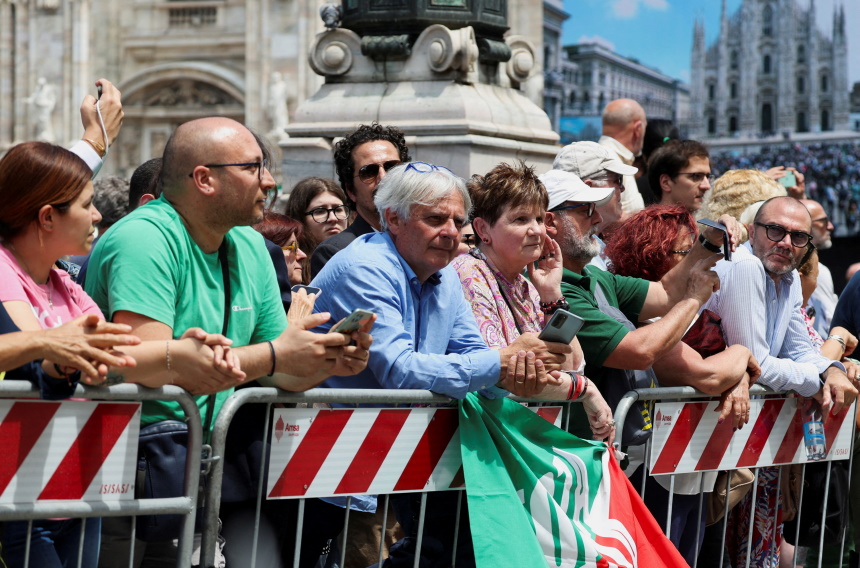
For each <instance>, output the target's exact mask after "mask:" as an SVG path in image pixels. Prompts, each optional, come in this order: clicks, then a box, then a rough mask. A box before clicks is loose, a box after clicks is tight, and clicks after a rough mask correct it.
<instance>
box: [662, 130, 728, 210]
mask: <svg viewBox="0 0 860 568" xmlns="http://www.w3.org/2000/svg"><path fill="white" fill-rule="evenodd" d="M713 181H714V176H713V174H711V162H710V156H709V154H708V149H707V148H705V146H704V144H702V143H701V142H697V141H696V140H672V141H670V142H668V143H666V144H665V145H664V146H662V147H660V148H658V149H657V150H656V151H655V152H654V154H653V155H652V156H651V159H650V160H649V161H648V184H649V185H650V186H651V190H652V191H653V192H654V196H655V197H656V198H657V202H658V203H660V204H661V205H683V206H684V207H685V208H686V209H687V211H689V212H690V213H693V214H695V213H696V211H698V210H699V209H701V208H702V202H703V201H704V199H705V193H707V192H708V190H710V189H711V183H712V182H713Z"/></svg>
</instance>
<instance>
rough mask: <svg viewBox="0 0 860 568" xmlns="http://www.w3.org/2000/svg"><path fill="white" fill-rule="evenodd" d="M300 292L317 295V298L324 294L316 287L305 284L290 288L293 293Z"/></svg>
mask: <svg viewBox="0 0 860 568" xmlns="http://www.w3.org/2000/svg"><path fill="white" fill-rule="evenodd" d="M299 290H304V291H305V292H307V293H308V294H316V295H317V297H319V295H320V294H321V293H322V290H321V289H320V288H317V287H316V286H305V285H304V284H296V285H295V286H293V287H292V288H290V291H291V292H298V291H299Z"/></svg>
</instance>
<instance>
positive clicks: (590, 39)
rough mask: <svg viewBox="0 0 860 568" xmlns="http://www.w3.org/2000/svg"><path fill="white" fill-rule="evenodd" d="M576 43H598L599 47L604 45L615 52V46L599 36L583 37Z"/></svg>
mask: <svg viewBox="0 0 860 568" xmlns="http://www.w3.org/2000/svg"><path fill="white" fill-rule="evenodd" d="M576 43H596V44H598V45H602V46H603V47H605V48H606V49H608V50H610V51H615V44H614V43H612V42H611V41H609V40H608V39H606V38H605V37H600V36H599V35H593V36H587V35H581V36H579V39H578V40H576Z"/></svg>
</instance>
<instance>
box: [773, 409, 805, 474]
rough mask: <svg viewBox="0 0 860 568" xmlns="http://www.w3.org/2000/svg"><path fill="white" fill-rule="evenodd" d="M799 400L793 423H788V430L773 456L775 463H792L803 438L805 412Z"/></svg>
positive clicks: (792, 418)
mask: <svg viewBox="0 0 860 568" xmlns="http://www.w3.org/2000/svg"><path fill="white" fill-rule="evenodd" d="M795 400H796V401H797V409H796V410H795V411H794V416H792V417H791V423H790V424H789V425H788V430H786V431H785V436H784V437H783V439H782V443H781V444H780V445H779V449H778V450H777V451H776V455H775V456H774V457H773V463H791V462H792V461H794V456H795V454H797V448H798V447H799V446H800V442H801V441H802V440H803V412H802V409H801V402H800V401H801V399H799V398H797V399H795Z"/></svg>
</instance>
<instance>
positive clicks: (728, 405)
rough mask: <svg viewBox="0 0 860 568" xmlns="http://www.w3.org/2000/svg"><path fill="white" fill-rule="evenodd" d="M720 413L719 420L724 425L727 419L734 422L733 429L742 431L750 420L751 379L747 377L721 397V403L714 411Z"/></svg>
mask: <svg viewBox="0 0 860 568" xmlns="http://www.w3.org/2000/svg"><path fill="white" fill-rule="evenodd" d="M714 411H715V412H719V413H720V417H719V418H718V419H717V423H718V424H722V423H723V422H724V421H725V420H726V419H727V418H730V419H731V421H732V427H733V428H734V429H735V430H740V429H741V428H743V427H744V424H747V423H748V422H749V420H750V378H749V375H745V376H744V378H742V379H741V380H740V381H738V382H737V384H735V385H734V386H732V387H731V388H729V389H728V390H727V391H726V392H724V393H723V394H722V396H720V403H719V404H718V405H717V407H716V408H715V409H714Z"/></svg>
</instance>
